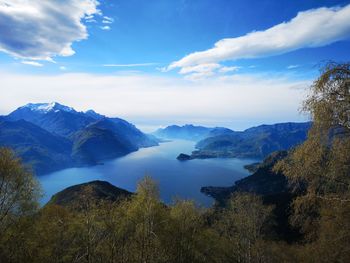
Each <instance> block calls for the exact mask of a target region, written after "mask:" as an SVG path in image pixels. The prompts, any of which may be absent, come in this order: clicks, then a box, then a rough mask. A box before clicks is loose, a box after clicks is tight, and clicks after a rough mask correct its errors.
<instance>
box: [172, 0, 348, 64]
mask: <svg viewBox="0 0 350 263" xmlns="http://www.w3.org/2000/svg"><path fill="white" fill-rule="evenodd" d="M349 37H350V5H347V6H345V7H342V8H340V7H333V8H325V7H323V8H318V9H311V10H307V11H304V12H299V13H298V14H297V16H296V17H294V18H293V19H292V20H290V21H288V22H283V23H281V24H278V25H275V26H273V27H271V28H268V29H266V30H264V31H253V32H251V33H249V34H246V35H244V36H241V37H235V38H227V39H222V40H220V41H218V42H217V43H215V46H214V47H213V48H211V49H208V50H205V51H200V52H194V53H192V54H189V55H187V56H185V57H184V58H182V59H180V60H178V61H175V62H173V63H171V64H170V65H169V66H168V67H167V70H171V69H175V68H180V69H183V68H186V67H193V66H197V65H201V64H217V63H219V62H221V61H227V60H236V59H242V58H258V57H266V56H272V55H278V54H283V53H286V52H290V51H293V50H297V49H300V48H312V47H321V46H325V45H328V44H331V43H333V42H336V41H340V40H344V39H347V38H349Z"/></svg>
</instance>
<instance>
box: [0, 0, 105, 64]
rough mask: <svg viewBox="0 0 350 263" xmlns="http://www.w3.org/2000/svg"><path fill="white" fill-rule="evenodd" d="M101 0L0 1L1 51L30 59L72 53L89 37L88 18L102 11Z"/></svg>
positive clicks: (48, 57)
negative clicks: (86, 24) (99, 1)
mask: <svg viewBox="0 0 350 263" xmlns="http://www.w3.org/2000/svg"><path fill="white" fill-rule="evenodd" d="M98 4H99V3H98V1H97V0H50V1H46V0H45V1H43V0H31V1H27V0H0V51H3V52H6V53H8V54H10V55H12V56H14V57H18V58H22V59H30V60H52V58H53V57H54V56H71V55H73V54H74V53H75V52H74V50H73V49H72V44H73V42H76V41H80V40H83V39H86V38H87V37H88V32H87V29H86V26H85V25H84V24H83V20H84V19H92V18H93V16H94V15H96V14H100V11H99V10H98V9H97V6H98Z"/></svg>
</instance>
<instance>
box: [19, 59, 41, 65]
mask: <svg viewBox="0 0 350 263" xmlns="http://www.w3.org/2000/svg"><path fill="white" fill-rule="evenodd" d="M21 63H22V64H25V65H30V66H34V67H42V66H44V65H43V64H41V63H39V62H36V61H26V60H24V61H21Z"/></svg>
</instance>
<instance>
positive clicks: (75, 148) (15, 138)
mask: <svg viewBox="0 0 350 263" xmlns="http://www.w3.org/2000/svg"><path fill="white" fill-rule="evenodd" d="M0 128H1V129H0V146H6V147H10V148H13V149H14V150H15V151H16V152H17V153H18V155H19V156H20V157H21V158H22V159H23V160H24V162H25V163H27V164H29V165H32V167H33V169H34V171H35V172H37V173H38V174H44V173H48V172H51V171H55V170H59V169H63V168H67V167H72V166H77V165H79V166H80V165H93V164H97V163H100V162H101V161H103V160H107V159H111V158H115V157H119V156H123V155H126V154H128V153H130V152H133V151H136V150H138V149H139V148H141V147H151V146H156V145H158V141H157V140H156V139H155V138H154V137H153V136H148V135H146V134H144V133H143V132H141V131H140V130H139V129H137V128H136V127H135V126H134V125H133V124H131V123H129V122H127V121H125V120H123V119H119V118H108V117H106V116H104V115H101V114H98V113H96V112H95V111H93V110H88V111H86V112H78V111H76V110H75V109H73V108H72V107H68V106H65V105H62V104H59V103H57V102H52V103H36V104H34V103H29V104H26V105H25V106H22V107H19V108H18V109H16V110H15V111H13V112H11V113H10V114H9V115H7V116H0ZM52 145H55V147H52Z"/></svg>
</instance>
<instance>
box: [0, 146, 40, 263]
mask: <svg viewBox="0 0 350 263" xmlns="http://www.w3.org/2000/svg"><path fill="white" fill-rule="evenodd" d="M39 195H40V188H39V185H38V183H37V181H36V180H35V179H34V178H33V176H32V174H31V173H30V171H29V170H28V169H27V168H26V167H24V166H23V165H22V163H21V161H20V159H18V158H17V157H16V156H15V154H14V153H13V152H12V151H11V150H10V149H7V148H0V261H3V262H7V261H11V262H16V261H18V262H21V261H22V260H23V259H24V258H25V256H26V255H27V254H26V252H28V248H27V246H26V243H25V240H26V238H27V234H29V232H30V230H31V226H32V220H31V217H30V216H31V215H33V214H35V212H37V208H38V197H39Z"/></svg>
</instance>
